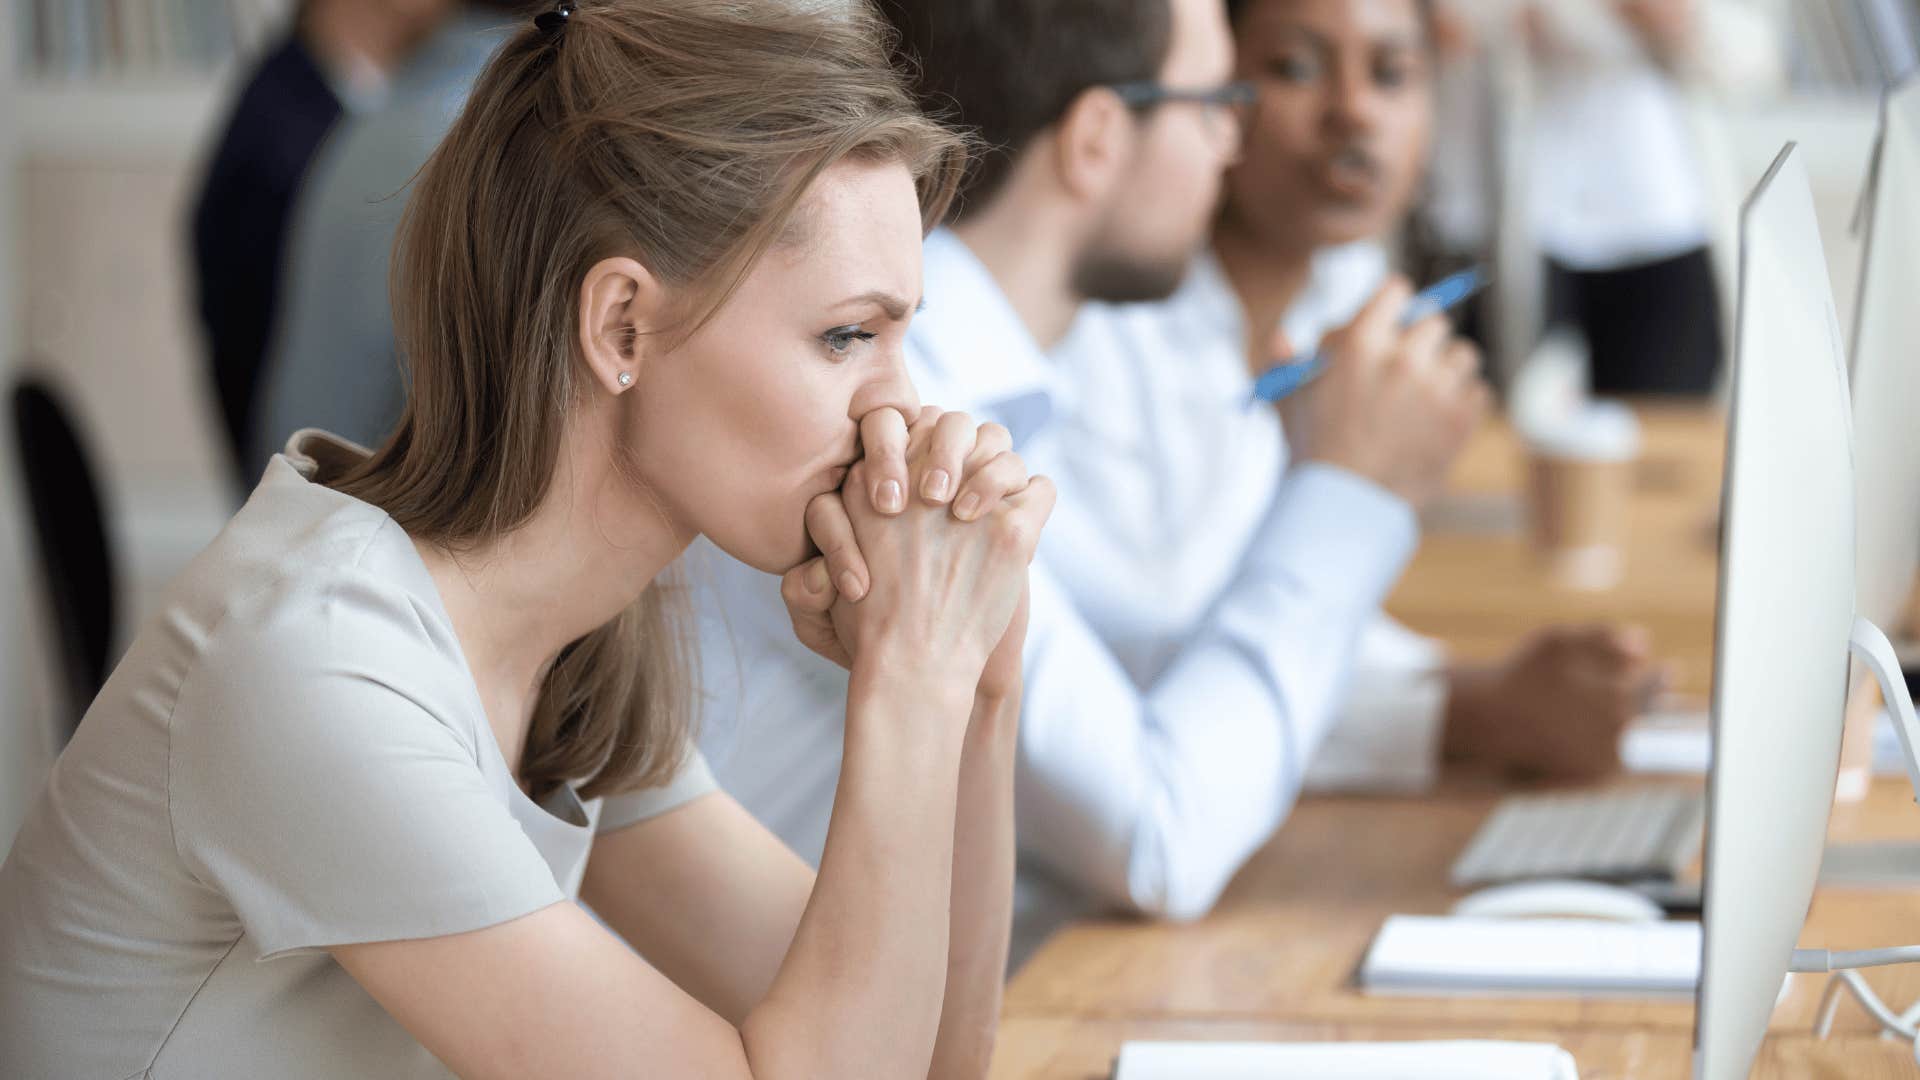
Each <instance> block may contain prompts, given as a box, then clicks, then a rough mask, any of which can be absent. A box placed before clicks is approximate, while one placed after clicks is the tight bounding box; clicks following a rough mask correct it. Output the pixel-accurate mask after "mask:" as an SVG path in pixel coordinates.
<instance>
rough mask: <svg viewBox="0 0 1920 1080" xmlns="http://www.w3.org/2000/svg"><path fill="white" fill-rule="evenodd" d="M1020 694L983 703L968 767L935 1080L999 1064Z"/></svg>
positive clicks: (977, 707) (965, 1077) (971, 1078)
mask: <svg viewBox="0 0 1920 1080" xmlns="http://www.w3.org/2000/svg"><path fill="white" fill-rule="evenodd" d="M1019 723H1020V694H1019V692H1018V690H1016V691H1015V692H1014V693H1013V694H1012V695H1010V696H1009V697H1006V698H1002V699H999V700H993V701H987V700H978V701H975V703H974V709H973V719H972V722H971V723H970V724H969V725H968V727H967V742H966V749H965V751H964V752H963V753H962V755H961V759H960V793H959V800H958V804H957V815H956V821H955V824H954V837H953V904H952V908H953V915H952V932H951V936H950V938H949V941H948V948H947V992H946V1005H945V1008H944V1009H943V1010H942V1011H941V1014H940V1036H939V1038H938V1040H937V1041H936V1042H935V1043H934V1052H933V1068H932V1069H931V1071H930V1072H929V1073H928V1075H929V1077H931V1078H932V1080H978V1078H979V1077H983V1076H985V1075H986V1074H987V1066H988V1065H989V1064H990V1063H991V1061H992V1059H993V1039H994V1032H995V1030H996V1029H997V1027H998V1025H999V1022H1000V997H1001V989H1002V987H1003V986H1004V985H1005V982H1006V970H1007V936H1008V934H1009V932H1010V930H1011V926H1012V921H1013V874H1014V847H1013V845H1014V839H1013V760H1014V753H1015V750H1016V748H1017V745H1018V742H1019Z"/></svg>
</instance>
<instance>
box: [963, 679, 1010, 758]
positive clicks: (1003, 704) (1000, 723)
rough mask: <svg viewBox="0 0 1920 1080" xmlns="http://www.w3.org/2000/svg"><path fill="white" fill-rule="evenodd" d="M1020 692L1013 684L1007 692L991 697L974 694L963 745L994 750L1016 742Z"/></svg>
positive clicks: (983, 694) (991, 695) (984, 694)
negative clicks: (988, 747)
mask: <svg viewBox="0 0 1920 1080" xmlns="http://www.w3.org/2000/svg"><path fill="white" fill-rule="evenodd" d="M1020 691H1021V686H1020V683H1019V681H1018V680H1015V682H1014V684H1013V686H1012V687H1011V688H1010V689H1009V690H1007V691H1002V692H996V693H991V694H988V693H979V692H976V693H975V695H974V698H973V715H972V716H971V717H970V718H969V719H968V721H967V741H968V742H969V743H970V744H974V745H984V746H995V745H1000V744H1002V743H1011V742H1013V741H1014V740H1015V739H1017V738H1018V737H1019V729H1020Z"/></svg>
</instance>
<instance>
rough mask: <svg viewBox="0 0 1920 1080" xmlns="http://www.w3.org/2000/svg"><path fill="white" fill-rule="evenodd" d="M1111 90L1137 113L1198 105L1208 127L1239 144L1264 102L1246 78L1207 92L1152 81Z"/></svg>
mask: <svg viewBox="0 0 1920 1080" xmlns="http://www.w3.org/2000/svg"><path fill="white" fill-rule="evenodd" d="M1107 89H1109V90H1111V91H1113V92H1114V93H1115V94H1116V95H1118V96H1119V98H1120V100H1121V102H1122V103H1124V104H1125V105H1126V106H1127V107H1128V108H1130V109H1133V110H1134V111H1136V112H1147V111H1149V110H1151V109H1157V108H1159V107H1160V106H1162V105H1172V104H1180V103H1186V104H1190V105H1198V106H1200V109H1201V115H1202V116H1203V117H1204V118H1205V120H1206V123H1207V125H1208V126H1209V127H1210V128H1211V129H1213V131H1214V132H1215V133H1216V134H1219V135H1227V136H1231V137H1232V138H1233V140H1234V141H1236V142H1237V141H1238V140H1239V138H1240V133H1241V131H1243V130H1244V129H1245V128H1246V124H1247V121H1248V120H1249V119H1251V116H1250V114H1251V113H1252V112H1253V106H1254V103H1255V102H1257V101H1259V99H1260V92H1259V91H1258V90H1257V89H1255V87H1254V85H1253V83H1252V82H1250V81H1248V80H1245V79H1236V80H1234V81H1233V82H1229V83H1223V84H1221V85H1219V86H1216V87H1212V88H1211V89H1206V90H1183V89H1180V88H1178V87H1172V86H1167V85H1164V84H1162V83H1157V82H1153V81H1152V80H1141V81H1137V82H1123V83H1112V84H1110V85H1109V86H1108V87H1107Z"/></svg>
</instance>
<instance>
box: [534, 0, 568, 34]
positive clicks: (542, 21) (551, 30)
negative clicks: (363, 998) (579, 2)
mask: <svg viewBox="0 0 1920 1080" xmlns="http://www.w3.org/2000/svg"><path fill="white" fill-rule="evenodd" d="M572 15H573V4H572V3H570V2H569V0H561V2H560V3H559V4H558V5H557V6H555V7H554V9H553V10H552V11H543V12H541V13H540V14H538V15H535V16H534V17H533V25H534V26H536V27H538V28H539V29H540V30H541V32H543V33H547V34H557V33H559V32H560V30H561V29H562V28H563V27H565V26H566V25H567V20H568V19H569V18H570V17H572Z"/></svg>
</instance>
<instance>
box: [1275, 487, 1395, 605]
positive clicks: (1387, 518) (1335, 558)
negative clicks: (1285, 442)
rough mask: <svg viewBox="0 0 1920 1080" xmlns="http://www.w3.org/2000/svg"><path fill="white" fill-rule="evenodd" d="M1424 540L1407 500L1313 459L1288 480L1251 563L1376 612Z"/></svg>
mask: <svg viewBox="0 0 1920 1080" xmlns="http://www.w3.org/2000/svg"><path fill="white" fill-rule="evenodd" d="M1419 542H1420V523H1419V519H1418V517H1417V516H1416V515H1415V514H1414V512H1413V508H1412V507H1411V506H1409V505H1407V502H1406V500H1404V499H1402V498H1400V497H1399V496H1397V495H1394V494H1392V493H1391V492H1389V491H1387V490H1386V489H1385V488H1383V487H1381V486H1379V485H1378V484H1375V483H1373V482H1372V481H1370V480H1366V479H1363V478H1361V477H1360V476H1357V475H1355V474H1354V473H1351V472H1348V471H1347V470H1345V469H1342V468H1340V467H1338V466H1335V465H1327V464H1323V463H1320V462H1307V463H1305V464H1302V465H1299V466H1296V467H1295V468H1294V469H1293V470H1292V471H1291V472H1289V474H1288V476H1287V478H1286V480H1285V481H1283V482H1282V483H1281V485H1280V491H1279V494H1278V495H1276V496H1275V498H1274V501H1273V507H1272V509H1270V510H1269V511H1268V512H1267V519H1266V521H1265V522H1264V523H1263V524H1262V525H1261V526H1260V530H1259V532H1257V533H1256V534H1255V539H1254V543H1253V546H1252V548H1251V549H1250V550H1249V552H1248V558H1247V567H1248V569H1249V570H1251V571H1253V572H1254V573H1257V574H1274V575H1278V576H1280V577H1284V578H1289V579H1292V580H1294V581H1295V582H1296V583H1297V584H1298V585H1299V586H1300V587H1301V588H1303V589H1305V590H1306V591H1307V592H1308V593H1309V594H1311V595H1315V596H1317V597H1319V598H1320V599H1321V600H1322V601H1324V602H1327V603H1333V604H1338V605H1339V606H1341V607H1343V608H1346V609H1348V610H1352V608H1354V607H1361V608H1368V609H1371V608H1377V607H1379V606H1380V604H1381V602H1382V601H1384V600H1385V599H1386V595H1387V591H1388V590H1389V589H1391V588H1393V585H1394V582H1396V581H1398V580H1399V578H1400V573H1401V571H1402V570H1405V569H1406V565H1407V560H1409V559H1411V558H1412V557H1413V552H1414V549H1415V548H1416V547H1417V546H1418V545H1419ZM1343 594H1344V595H1343Z"/></svg>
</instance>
